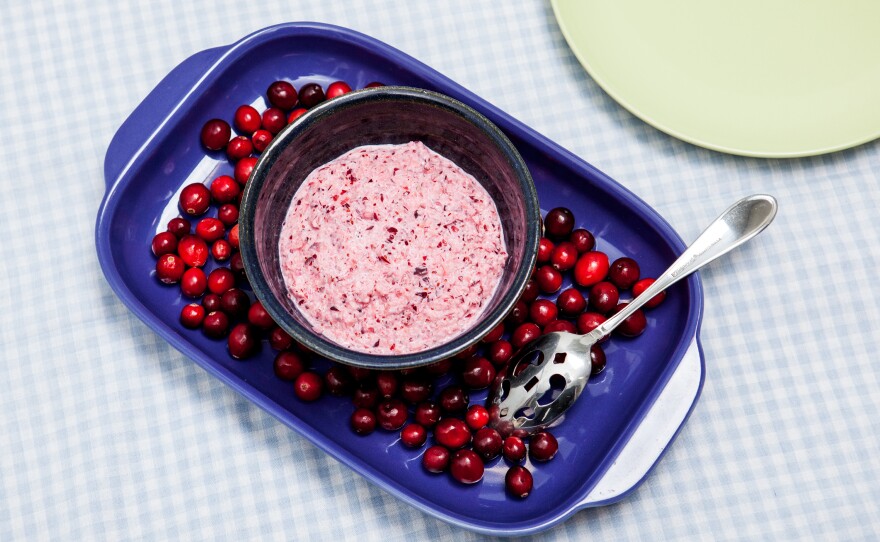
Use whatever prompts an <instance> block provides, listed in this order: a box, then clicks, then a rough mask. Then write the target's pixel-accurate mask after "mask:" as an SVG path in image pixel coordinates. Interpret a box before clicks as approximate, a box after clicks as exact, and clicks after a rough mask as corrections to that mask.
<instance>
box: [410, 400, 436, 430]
mask: <svg viewBox="0 0 880 542" xmlns="http://www.w3.org/2000/svg"><path fill="white" fill-rule="evenodd" d="M440 415H441V411H440V405H438V404H437V403H435V402H434V401H422V402H421V403H419V404H418V405H416V409H415V412H414V413H413V419H415V421H416V422H418V423H419V424H421V425H423V426H425V427H434V426H435V425H436V424H437V422H438V421H440Z"/></svg>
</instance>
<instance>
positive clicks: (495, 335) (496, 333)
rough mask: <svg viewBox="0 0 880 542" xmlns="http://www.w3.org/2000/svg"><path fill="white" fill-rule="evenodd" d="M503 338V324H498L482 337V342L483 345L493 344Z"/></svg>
mask: <svg viewBox="0 0 880 542" xmlns="http://www.w3.org/2000/svg"><path fill="white" fill-rule="evenodd" d="M503 336H504V324H503V323H501V324H498V325H497V326H495V327H493V328H492V331H490V332H489V333H487V334H486V336H485V337H483V339H482V341H483V342H484V343H494V342H496V341H500V340H501V337H503Z"/></svg>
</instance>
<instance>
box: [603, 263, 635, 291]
mask: <svg viewBox="0 0 880 542" xmlns="http://www.w3.org/2000/svg"><path fill="white" fill-rule="evenodd" d="M639 273H640V270H639V264H638V262H636V261H635V260H633V259H632V258H618V259H616V260H614V263H612V264H611V267H610V268H609V269H608V278H609V279H611V282H613V283H614V284H615V286H617V287H618V288H620V289H621V290H629V289H630V288H632V287H633V285H634V284H635V283H636V282H638V280H639Z"/></svg>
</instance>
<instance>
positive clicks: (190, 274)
mask: <svg viewBox="0 0 880 542" xmlns="http://www.w3.org/2000/svg"><path fill="white" fill-rule="evenodd" d="M207 288H208V277H206V276H205V272H204V271H202V270H201V269H199V268H198V267H191V268H189V269H187V270H186V271H185V272H184V273H183V277H182V278H181V279H180V291H181V292H183V295H185V296H187V297H192V298H196V297H201V296H202V294H203V293H205V290H206V289H207Z"/></svg>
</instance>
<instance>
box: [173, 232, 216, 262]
mask: <svg viewBox="0 0 880 542" xmlns="http://www.w3.org/2000/svg"><path fill="white" fill-rule="evenodd" d="M177 253H178V254H180V257H181V258H183V261H184V263H186V265H188V266H190V267H202V266H203V265H205V263H207V262H208V254H210V251H209V250H208V244H207V243H205V240H204V239H202V238H201V237H198V236H196V235H185V236H184V237H183V238H182V239H181V240H180V241H179V242H178V243H177Z"/></svg>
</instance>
